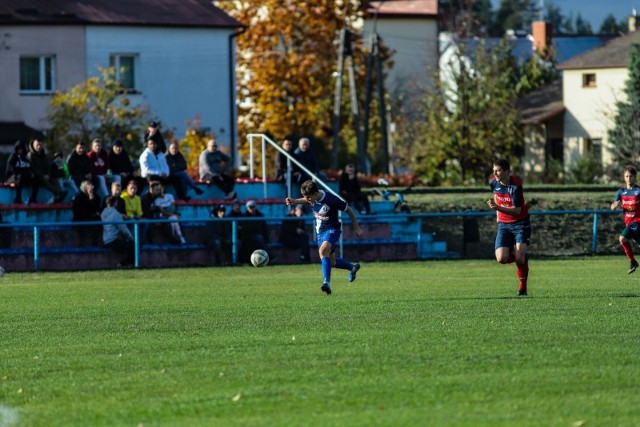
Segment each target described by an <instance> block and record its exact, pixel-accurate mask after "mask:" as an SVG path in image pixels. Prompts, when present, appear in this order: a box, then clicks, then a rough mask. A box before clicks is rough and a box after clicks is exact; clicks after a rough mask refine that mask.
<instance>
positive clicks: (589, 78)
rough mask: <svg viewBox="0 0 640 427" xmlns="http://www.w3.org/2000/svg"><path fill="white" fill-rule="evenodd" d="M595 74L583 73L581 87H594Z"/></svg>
mask: <svg viewBox="0 0 640 427" xmlns="http://www.w3.org/2000/svg"><path fill="white" fill-rule="evenodd" d="M596 86H597V84H596V74H595V73H585V74H583V75H582V87H596Z"/></svg>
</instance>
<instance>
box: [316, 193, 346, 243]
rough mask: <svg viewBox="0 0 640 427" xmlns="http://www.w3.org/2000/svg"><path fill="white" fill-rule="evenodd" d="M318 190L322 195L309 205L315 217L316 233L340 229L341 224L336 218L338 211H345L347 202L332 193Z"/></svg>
mask: <svg viewBox="0 0 640 427" xmlns="http://www.w3.org/2000/svg"><path fill="white" fill-rule="evenodd" d="M319 191H320V193H321V194H322V196H321V197H320V199H319V200H318V201H317V202H315V203H314V204H312V205H311V209H312V210H313V214H314V215H315V217H316V233H318V234H321V233H324V232H325V231H327V230H330V229H336V230H340V228H341V224H340V220H339V219H338V211H343V212H344V211H346V210H347V203H346V202H345V201H343V200H340V199H339V198H337V197H336V196H334V195H333V194H330V193H327V192H325V191H323V190H319Z"/></svg>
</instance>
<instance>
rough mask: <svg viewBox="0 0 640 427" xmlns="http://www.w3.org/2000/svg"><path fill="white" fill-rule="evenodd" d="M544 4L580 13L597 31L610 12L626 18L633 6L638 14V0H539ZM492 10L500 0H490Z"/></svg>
mask: <svg viewBox="0 0 640 427" xmlns="http://www.w3.org/2000/svg"><path fill="white" fill-rule="evenodd" d="M540 1H544V3H545V4H547V3H553V4H554V5H556V6H557V7H559V8H560V11H561V12H562V15H563V16H569V14H573V19H574V22H575V17H576V16H577V15H578V13H580V15H582V17H583V18H585V19H586V20H588V21H589V22H590V23H591V28H593V30H594V31H598V29H599V28H600V25H601V24H602V21H603V20H604V17H605V16H607V15H608V14H612V15H613V16H615V17H616V21H618V22H619V21H620V20H622V19H624V20H626V19H627V18H628V17H629V15H631V11H632V10H633V8H635V9H636V11H637V13H638V15H640V0H540ZM492 4H493V10H494V11H495V10H497V9H498V7H499V6H500V0H492Z"/></svg>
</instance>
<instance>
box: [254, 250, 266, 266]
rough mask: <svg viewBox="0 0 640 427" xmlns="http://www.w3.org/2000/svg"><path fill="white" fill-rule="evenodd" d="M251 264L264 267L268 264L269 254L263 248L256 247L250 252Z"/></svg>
mask: <svg viewBox="0 0 640 427" xmlns="http://www.w3.org/2000/svg"><path fill="white" fill-rule="evenodd" d="M251 264H253V266H254V267H264V266H265V265H267V264H269V254H268V253H267V251H265V250H263V249H256V250H255V251H253V253H252V254H251Z"/></svg>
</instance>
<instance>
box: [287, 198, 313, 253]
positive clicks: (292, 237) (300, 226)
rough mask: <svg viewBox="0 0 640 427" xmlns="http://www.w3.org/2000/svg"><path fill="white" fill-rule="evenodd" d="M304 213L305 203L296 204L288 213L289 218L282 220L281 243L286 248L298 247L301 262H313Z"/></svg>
mask: <svg viewBox="0 0 640 427" xmlns="http://www.w3.org/2000/svg"><path fill="white" fill-rule="evenodd" d="M303 215H304V206H303V205H296V206H295V208H294V209H293V210H291V212H289V213H288V214H287V218H286V219H285V220H284V221H282V226H281V230H280V243H282V245H283V246H284V247H285V248H289V249H298V259H299V260H300V262H303V263H307V262H311V253H310V251H309V233H308V232H307V226H306V223H305V221H304V219H303V218H302V216H303Z"/></svg>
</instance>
